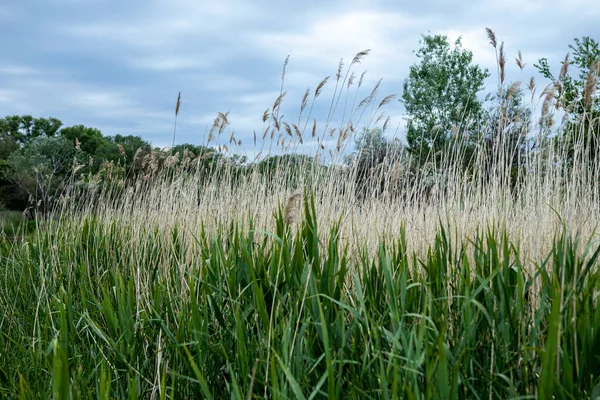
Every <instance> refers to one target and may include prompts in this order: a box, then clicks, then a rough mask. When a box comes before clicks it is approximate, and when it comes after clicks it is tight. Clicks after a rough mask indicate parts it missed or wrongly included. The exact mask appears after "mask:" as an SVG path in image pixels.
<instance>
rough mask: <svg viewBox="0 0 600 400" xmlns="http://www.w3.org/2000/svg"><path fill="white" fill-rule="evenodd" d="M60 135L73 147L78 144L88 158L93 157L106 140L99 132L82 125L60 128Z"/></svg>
mask: <svg viewBox="0 0 600 400" xmlns="http://www.w3.org/2000/svg"><path fill="white" fill-rule="evenodd" d="M60 134H61V135H62V136H64V137H66V138H67V139H69V140H70V141H71V142H72V143H73V145H74V146H75V145H76V143H79V147H80V149H81V150H82V151H84V152H85V153H87V154H88V155H90V156H93V155H95V154H96V150H97V149H98V147H100V146H101V145H102V144H103V143H104V141H105V140H106V139H105V138H104V136H102V132H100V130H98V129H96V128H90V127H87V126H84V125H75V126H69V127H66V128H62V129H61V130H60Z"/></svg>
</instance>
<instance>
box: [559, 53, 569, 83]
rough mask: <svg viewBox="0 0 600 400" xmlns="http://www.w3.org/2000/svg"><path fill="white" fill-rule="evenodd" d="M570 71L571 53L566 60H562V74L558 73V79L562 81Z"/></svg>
mask: <svg viewBox="0 0 600 400" xmlns="http://www.w3.org/2000/svg"><path fill="white" fill-rule="evenodd" d="M568 72H569V53H567V55H566V56H565V59H564V61H563V62H562V67H560V74H559V75H558V80H559V81H561V82H562V81H563V80H564V79H565V78H566V77H567V73H568Z"/></svg>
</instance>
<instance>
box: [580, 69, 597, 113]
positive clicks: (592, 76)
mask: <svg viewBox="0 0 600 400" xmlns="http://www.w3.org/2000/svg"><path fill="white" fill-rule="evenodd" d="M599 75H600V60H598V61H596V62H595V63H594V64H593V65H592V66H591V67H590V70H589V71H588V74H587V79H586V82H585V90H584V96H583V105H584V107H585V108H586V109H588V110H589V109H590V108H591V107H592V103H593V98H594V93H595V91H596V86H597V82H598V76H599Z"/></svg>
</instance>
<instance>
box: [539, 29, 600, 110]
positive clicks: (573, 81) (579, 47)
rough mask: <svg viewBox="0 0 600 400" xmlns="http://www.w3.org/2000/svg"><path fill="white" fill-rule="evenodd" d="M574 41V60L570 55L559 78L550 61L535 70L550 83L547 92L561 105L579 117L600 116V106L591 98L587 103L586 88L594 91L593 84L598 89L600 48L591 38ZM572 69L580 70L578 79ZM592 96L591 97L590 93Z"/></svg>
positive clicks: (563, 64)
mask: <svg viewBox="0 0 600 400" xmlns="http://www.w3.org/2000/svg"><path fill="white" fill-rule="evenodd" d="M574 42H575V43H574V44H570V45H569V49H571V51H572V52H573V59H572V61H571V59H570V54H569V53H567V55H566V57H565V59H564V61H563V62H562V63H561V64H562V66H561V69H560V72H559V75H558V76H557V77H555V76H554V74H552V72H551V70H550V65H549V63H548V59H547V58H541V59H540V60H539V61H538V63H537V64H534V67H536V68H537V70H538V71H539V72H540V74H542V75H543V76H544V77H545V78H547V79H549V80H550V81H551V85H550V86H549V88H548V89H547V92H550V93H551V94H552V97H554V99H555V100H556V102H557V104H558V106H559V107H561V108H563V109H564V110H565V111H566V112H567V113H568V114H569V115H571V116H572V117H575V118H576V117H577V116H581V115H583V114H584V113H589V112H595V113H600V103H598V102H595V103H594V102H593V101H591V100H593V99H592V98H588V99H587V101H586V94H587V93H588V91H587V90H586V87H589V90H592V89H591V87H592V85H593V86H597V85H598V84H599V83H600V74H599V71H597V69H598V68H599V63H600V45H599V44H598V42H597V41H596V40H594V39H592V38H590V37H589V36H584V37H582V38H581V39H577V38H576V39H574ZM572 67H575V68H577V69H578V70H579V76H578V77H573V76H572V75H571V74H570V73H569V72H570V71H569V70H570V69H571V68H572ZM590 81H591V82H590ZM589 94H590V96H591V93H589Z"/></svg>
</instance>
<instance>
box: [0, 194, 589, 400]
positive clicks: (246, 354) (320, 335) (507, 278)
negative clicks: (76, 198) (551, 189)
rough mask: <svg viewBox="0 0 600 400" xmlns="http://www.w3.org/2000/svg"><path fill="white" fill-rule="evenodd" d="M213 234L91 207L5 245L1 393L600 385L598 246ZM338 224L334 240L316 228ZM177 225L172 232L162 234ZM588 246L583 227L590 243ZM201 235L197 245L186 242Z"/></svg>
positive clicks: (388, 394)
mask: <svg viewBox="0 0 600 400" xmlns="http://www.w3.org/2000/svg"><path fill="white" fill-rule="evenodd" d="M302 203H303V205H302V208H303V218H302V221H301V223H300V224H299V225H298V226H297V227H296V228H293V229H292V228H290V227H289V225H287V224H286V223H285V215H284V214H285V212H284V210H283V209H282V208H279V209H278V210H277V212H276V213H275V215H273V217H272V222H273V227H274V229H273V231H272V232H267V231H264V230H259V229H256V228H255V227H254V225H253V221H252V219H248V220H247V221H245V223H242V221H240V222H239V223H238V222H233V221H232V222H231V223H230V224H224V225H222V226H220V227H219V228H218V229H217V232H216V233H217V234H208V233H207V232H206V231H205V230H204V229H203V227H201V228H200V229H199V230H197V231H195V232H192V231H189V230H185V229H182V228H181V227H180V226H178V225H177V224H175V225H173V226H170V227H169V228H168V229H167V230H164V229H162V231H161V228H160V227H159V226H156V228H155V229H146V230H144V231H136V230H134V229H132V227H131V226H128V225H127V224H120V223H109V222H108V221H105V220H104V221H103V220H99V219H95V218H92V217H85V218H82V219H81V220H79V221H76V222H73V221H68V220H64V221H56V222H51V223H49V226H47V227H45V228H42V229H40V230H39V231H38V232H37V233H35V234H34V235H33V236H31V237H30V238H29V240H27V241H26V242H23V243H20V244H18V245H12V246H1V252H2V260H3V262H2V264H3V268H2V270H1V271H0V307H1V308H2V310H3V316H2V320H1V322H0V326H1V328H2V329H1V331H2V337H1V339H0V344H1V346H0V349H1V352H0V393H1V394H2V396H3V397H9V398H10V397H14V398H39V397H48V396H50V395H52V396H54V398H69V396H70V397H71V398H102V399H108V398H115V397H118V398H225V397H233V398H255V397H258V398H263V397H270V398H322V397H328V398H483V397H485V398H517V397H519V398H536V397H537V398H551V397H552V395H554V396H556V397H557V398H578V399H579V398H592V397H593V398H596V397H597V396H598V395H599V394H600V392H599V391H600V385H599V382H600V381H599V375H598V369H599V367H600V361H599V359H598V354H600V309H598V308H597V307H596V305H597V295H598V289H599V288H600V273H599V272H598V268H597V263H598V260H597V258H598V254H599V252H600V247H599V245H598V244H597V243H596V244H594V243H592V242H589V243H588V244H587V245H585V246H584V248H578V243H580V239H582V238H578V237H573V236H572V235H570V234H569V233H568V232H567V231H566V230H563V231H559V232H557V235H556V237H555V238H554V240H552V241H551V242H550V243H549V244H548V246H549V248H550V249H551V250H550V251H549V252H548V254H547V255H546V256H545V257H541V258H540V259H537V260H532V261H529V262H526V260H523V259H522V256H521V253H520V250H519V247H518V243H514V242H512V241H511V239H510V237H509V235H508V234H507V232H506V230H505V229H502V228H493V227H488V228H487V229H481V230H480V231H479V232H477V233H476V234H475V235H474V236H472V237H466V238H464V239H463V240H462V241H461V242H458V243H452V242H451V239H450V235H449V234H448V232H447V231H446V230H445V229H444V227H443V226H442V225H439V226H438V232H437V233H436V236H435V239H434V240H433V241H432V243H431V246H430V247H429V248H428V250H427V252H426V254H425V255H424V256H417V254H415V253H414V252H410V251H409V250H408V249H407V248H408V246H407V238H406V235H405V232H406V229H405V227H400V228H399V230H400V235H399V236H398V237H396V238H395V239H394V240H389V241H387V240H382V241H381V242H380V243H379V245H378V248H377V249H376V252H375V254H373V255H371V254H370V252H369V249H367V246H361V245H357V248H356V249H355V251H353V252H351V253H350V252H348V251H347V244H343V243H342V238H341V237H340V233H341V228H340V225H339V224H333V225H332V226H328V227H320V226H318V224H317V221H316V212H317V211H316V208H315V204H314V198H313V197H312V196H310V195H308V196H305V200H304V201H303V202H302ZM322 231H327V233H328V235H327V237H328V240H327V241H325V242H323V241H321V240H320V239H319V233H320V232H322ZM165 233H168V234H167V235H165ZM584 239H585V240H584V243H585V242H586V240H587V238H584ZM188 240H192V241H193V242H194V243H195V246H194V247H193V250H190V248H189V247H188V246H187V245H186V242H187V241H188Z"/></svg>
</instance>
